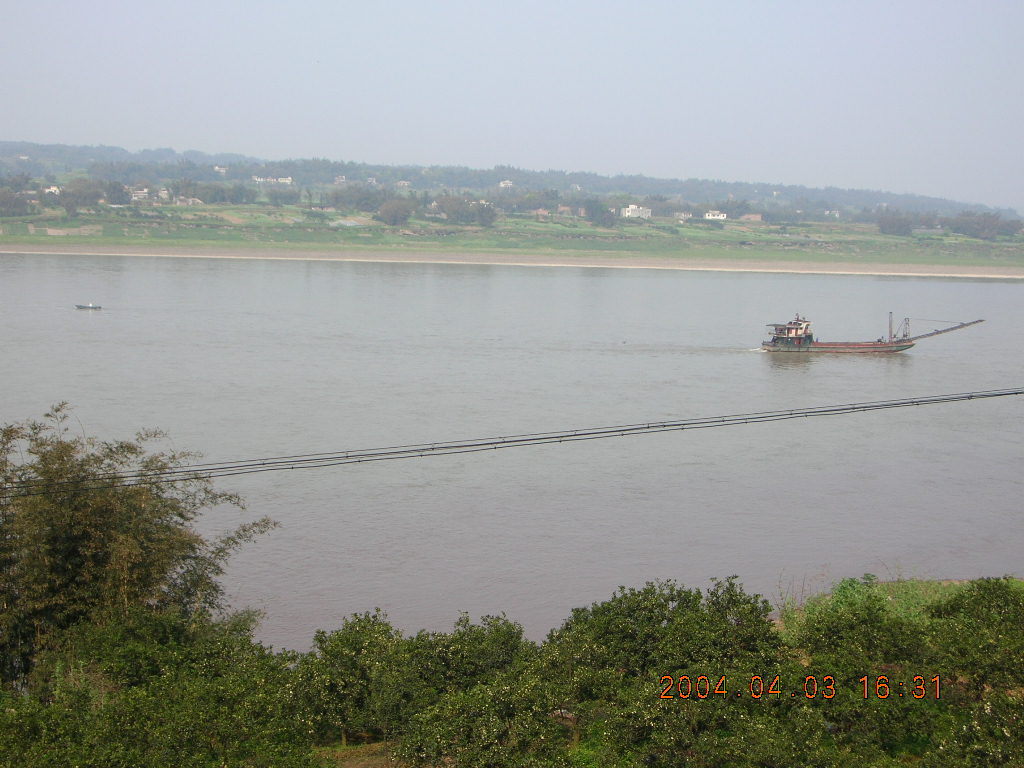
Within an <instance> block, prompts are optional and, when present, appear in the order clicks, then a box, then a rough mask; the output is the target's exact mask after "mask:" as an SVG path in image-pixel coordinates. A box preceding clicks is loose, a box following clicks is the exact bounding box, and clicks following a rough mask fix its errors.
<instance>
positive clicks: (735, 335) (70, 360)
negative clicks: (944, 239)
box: [0, 256, 1024, 648]
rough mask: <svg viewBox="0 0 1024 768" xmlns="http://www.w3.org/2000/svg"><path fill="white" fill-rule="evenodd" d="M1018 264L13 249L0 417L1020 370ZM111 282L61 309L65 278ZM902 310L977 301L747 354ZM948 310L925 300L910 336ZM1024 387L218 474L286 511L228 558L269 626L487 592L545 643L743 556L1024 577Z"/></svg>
mask: <svg viewBox="0 0 1024 768" xmlns="http://www.w3.org/2000/svg"><path fill="white" fill-rule="evenodd" d="M1022 291H1024V285H1022V284H1021V283H1020V282H1012V281H990V280H977V281H971V280H955V279H941V278H927V279H924V278H897V277H866V276H856V277H855V276H819V275H764V274H736V273H713V272H675V271H667V270H613V269H582V268H581V269H575V268H528V267H498V266H455V265H430V264H394V263H356V262H306V261H262V260H261V261H256V260H239V261H232V260H222V259H174V258H155V257H154V258H145V257H126V258H121V257H84V256H82V257H69V256H4V257H2V258H0V318H2V321H3V323H2V327H3V329H4V342H3V348H4V352H5V355H4V358H5V365H4V366H3V368H2V369H0V395H2V397H0V422H2V423H10V422H13V421H20V420H23V419H26V418H31V417H39V416H41V415H42V414H43V413H44V412H45V411H46V410H47V409H48V408H49V407H50V406H51V405H52V404H54V403H56V402H59V401H62V400H67V401H69V402H71V403H72V404H73V405H74V406H75V411H74V418H73V419H72V427H73V429H74V430H75V431H78V430H81V431H83V432H84V433H86V434H89V435H93V436H96V437H99V438H103V439H115V438H122V437H128V436H130V435H131V434H133V433H134V432H135V431H137V430H138V429H140V428H143V427H161V428H164V429H166V430H167V431H168V432H169V433H170V435H171V438H172V443H173V446H174V447H176V448H179V449H184V448H189V449H195V450H198V451H201V452H202V453H203V454H204V456H205V457H206V458H207V459H208V460H211V461H216V460H229V459H241V458H255V457H262V456H277V455H291V454H301V453H312V452H321V451H333V450H345V449H361V448H371V447H379V446H390V445H399V444H410V443H421V442H432V441H444V440H452V439H458V438H471V437H491V436H498V435H508V434H517V433H525V432H543V431H554V430H560V429H572V428H584V427H595V426H602V425H613V424H627V423H637V422H647V421H658V420H665V419H677V418H687V417H698V416H715V415H724V414H733V413H743V412H754V411H766V410H774V409H781V408H797V407H808V406H815V405H826V404H837V403H848V402H858V401H867V400H882V399H893V398H902V397H910V396H917V395H933V394H944V393H952V392H962V391H971V390H984V389H997V388H1004V387H1011V386H1019V385H1020V384H1021V382H1022V376H1021V374H1022V371H1024V365H1022V363H1024V345H1022V344H1021V343H1020V339H1021V338H1022V334H1024V302H1022V301H1021V298H1022ZM90 301H91V302H94V303H97V304H102V305H103V307H104V309H103V310H102V311H101V312H78V311H75V310H74V305H75V304H76V303H87V302H90ZM890 309H891V310H893V311H895V312H896V314H897V317H902V316H903V315H910V316H911V317H914V318H931V319H937V320H949V321H961V320H973V319H975V318H979V317H983V318H985V319H986V320H987V322H986V323H984V324H981V325H979V326H975V327H972V328H969V329H966V330H963V331H959V332H956V333H952V334H948V335H944V336H940V337H937V338H934V339H925V340H923V341H921V342H919V344H918V345H917V346H916V347H915V348H914V349H912V350H910V351H909V352H906V353H902V354H898V355H888V356H885V355H878V356H876V355H870V356H842V355H838V356H835V355H823V356H815V357H812V358H807V357H802V356H801V357H796V358H794V357H791V356H779V355H769V354H765V353H762V352H760V351H758V350H757V347H758V346H759V343H760V341H761V338H762V334H763V332H764V324H765V323H767V322H776V321H777V322H782V321H785V320H788V319H790V318H791V317H792V315H793V313H794V312H795V311H799V312H800V313H801V314H804V315H806V316H808V317H810V318H811V319H812V320H813V321H814V322H815V328H816V330H817V332H818V334H819V336H820V337H821V338H823V339H831V340H860V339H872V338H876V337H878V336H880V335H882V334H883V333H884V332H885V329H886V319H887V318H886V313H887V312H888V311H889V310H890ZM939 325H942V323H937V322H916V323H915V327H914V331H915V332H917V333H920V332H924V331H927V330H930V329H931V328H934V327H937V326H939ZM1022 409H1024V400H1022V399H1021V398H1001V399H997V400H991V401H981V402H968V403H958V404H950V405H936V406H927V407H921V408H907V409H898V410H893V411H882V412H872V413H866V414H858V415H852V416H842V417H827V418H816V419H801V420H794V421H786V422H776V423H771V424H760V425H749V426H738V427H727V428H722V429H713V430H696V431H687V432H672V433H664V434H658V435H650V436H643V437H630V438H621V439H612V440H602V441H593V442H584V443H574V444H564V445H551V446H543V447H535V448H522V449H513V450H505V451H494V452H486V453H478V454H470V455H461V456H447V457H432V458H423V459H417V460H409V461H395V462H380V463H373V464H363V465H353V466H347V467H338V468H333V469H318V470H311V471H294V472H281V473H266V474H259V475H252V476H248V477H237V478H226V479H224V480H220V481H218V487H219V488H221V489H223V490H233V491H237V492H238V493H240V494H241V495H242V496H243V497H244V498H245V499H246V500H247V503H248V509H247V510H245V511H244V512H242V511H238V510H234V509H219V510H215V511H213V512H211V513H209V514H207V515H206V516H205V517H204V520H203V523H202V526H203V529H204V531H207V532H216V531H220V530H224V529H227V528H231V527H233V526H235V525H237V524H238V523H239V522H241V521H243V520H248V519H252V518H255V517H258V516H261V515H269V516H271V517H273V518H274V519H276V520H278V521H279V522H280V523H281V527H280V528H279V529H277V530H275V531H273V532H272V533H270V534H269V535H267V536H265V537H263V538H262V539H261V540H259V541H258V542H257V543H255V544H252V545H249V546H248V547H247V548H246V549H245V550H244V551H243V552H242V553H240V554H239V555H238V556H236V558H235V559H234V560H233V563H232V566H231V568H230V571H229V573H228V576H227V585H228V588H229V593H230V594H231V597H232V600H233V603H234V605H235V606H236V607H245V606H252V607H258V608H261V609H263V610H264V611H265V612H266V618H265V620H264V623H263V626H262V628H261V630H260V637H261V638H262V639H264V640H266V641H267V642H271V643H273V644H275V645H286V646H289V647H296V648H305V647H307V646H308V644H309V642H310V639H311V636H312V633H313V631H314V630H315V629H317V628H324V629H331V628H334V627H337V626H338V625H339V624H340V622H341V620H342V618H343V617H344V616H345V615H347V614H350V613H353V612H359V611H365V610H371V609H373V608H374V607H375V606H380V607H381V608H383V609H384V610H386V611H387V613H388V614H389V615H390V617H391V619H392V621H393V622H394V623H395V624H396V625H398V626H400V627H402V628H403V629H404V630H407V631H415V630H417V629H420V628H427V629H443V628H446V627H450V625H451V623H452V622H453V621H454V620H455V619H456V618H457V616H458V613H459V611H467V612H469V613H470V614H471V616H473V617H474V618H476V617H478V616H480V615H482V614H488V613H500V612H505V613H506V614H508V615H509V617H511V618H513V619H515V620H517V621H519V622H521V623H523V624H524V626H525V627H526V629H527V631H528V632H529V634H530V635H531V636H533V637H535V638H540V637H542V636H543V635H544V633H545V632H547V630H548V629H550V628H552V627H554V626H557V625H558V624H560V623H561V621H562V620H563V619H564V618H565V617H566V616H567V615H568V613H569V611H570V610H571V609H572V607H574V606H576V605H583V604H587V603H590V602H592V601H594V600H601V599H605V598H607V597H608V596H610V595H611V593H612V592H613V591H614V589H615V588H616V587H617V586H618V585H620V584H624V585H641V584H643V582H644V581H647V580H652V579H657V578H674V579H677V580H679V581H681V582H683V583H685V584H687V585H690V586H701V587H704V586H706V585H707V584H708V579H709V578H711V577H726V576H728V575H730V574H734V573H735V574H738V575H739V577H740V579H741V581H742V582H743V583H744V585H745V586H746V587H747V588H748V589H749V590H752V591H759V592H761V593H763V594H765V596H766V597H769V598H774V597H776V596H777V595H778V594H779V593H780V591H782V592H788V593H790V594H793V595H794V596H796V597H801V596H805V595H806V594H809V593H810V592H811V591H814V590H820V589H824V588H827V587H828V586H829V585H830V584H831V582H832V581H834V580H837V579H840V578H844V577H847V576H860V575H861V574H863V573H865V572H872V573H875V574H877V575H878V576H879V577H881V578H896V577H900V576H902V577H916V576H920V577H942V578H971V577H977V576H986V575H994V576H998V575H1003V574H1005V573H1015V574H1017V575H1020V574H1021V565H1020V555H1019V553H1020V552H1021V550H1022V547H1024V532H1022V531H1024V528H1022V526H1021V516H1022V514H1024V513H1022V512H1021V501H1020V500H1021V498H1022V497H1024V487H1022V486H1024V483H1022V480H1021V477H1020V468H1021V462H1022V459H1024V430H1022V429H1021V427H1022V413H1024V411H1022Z"/></svg>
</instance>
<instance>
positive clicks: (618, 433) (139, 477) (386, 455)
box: [0, 388, 1024, 502]
mask: <svg viewBox="0 0 1024 768" xmlns="http://www.w3.org/2000/svg"><path fill="white" fill-rule="evenodd" d="M1021 394H1024V388H1013V389H994V390H984V391H979V392H959V393H954V394H948V395H933V396H927V397H915V398H904V399H900V400H876V401H869V402H863V403H848V404H844V405H826V406H816V407H811V408H793V409H788V410H778V411H761V412H755V413H740V414H731V415H727V416H712V417H703V418H690V419H678V420H669V421H654V422H646V423H639V424H623V425H618V426H605V427H590V428H585V429H573V430H565V431H558V432H536V433H526V434H516V435H507V436H503V437H488V438H473V439H466V440H449V441H441V442H434V443H418V444H411V445H395V446H388V447H382V448H367V449H358V450H348V451H333V452H326V453H308V454H295V455H290V456H270V457H265V458H257V459H240V460H234V461H217V462H203V463H194V464H181V465H178V466H174V467H167V468H164V469H160V470H143V469H134V470H129V471H124V472H111V473H105V474H97V475H91V476H90V477H89V478H88V479H87V480H86V481H84V484H83V481H82V480H66V481H41V480H36V479H31V480H23V481H14V482H9V483H7V484H6V485H5V486H4V487H3V488H2V489H0V502H2V501H6V500H10V499H12V498H15V497H18V496H36V495H41V494H46V493H56V492H60V491H61V490H62V489H63V488H69V489H73V490H75V491H76V492H77V491H81V490H90V491H93V490H104V489H109V488H120V487H131V486H147V485H157V484H161V483H176V482H183V481H190V480H198V479H212V478H217V477H231V476H235V475H247V474H254V473H259V472H278V471H283V470H295V469H316V468H323V467H336V466H342V465H345V464H360V463H366V462H372V461H395V460H398V459H411V458H422V457H425V456H446V455H454V454H464V453H478V452H481V451H490V450H499V449H504V448H516V447H525V446H532V445H547V444H552V443H568V442H578V441H583V440H601V439H606V438H610V437H630V436H634V435H644V434H654V433H659V432H673V431H682V430H687V429H710V428H714V427H725V426H735V425H740V424H756V423H761V422H769V421H784V420H788V419H797V418H811V417H816V416H839V415H845V414H850V413H863V412H867V411H876V410H883V409H889V408H905V407H909V406H918V405H935V404H939V403H952V402H959V401H965V400H983V399H989V398H995V397H1007V396H1010V395H1021Z"/></svg>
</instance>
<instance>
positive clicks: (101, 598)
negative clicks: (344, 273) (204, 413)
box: [0, 405, 272, 681]
mask: <svg viewBox="0 0 1024 768" xmlns="http://www.w3.org/2000/svg"><path fill="white" fill-rule="evenodd" d="M67 415H68V412H67V408H66V406H64V405H59V406H57V407H56V408H54V410H53V411H51V412H50V413H49V414H47V415H46V419H47V421H45V422H35V421H31V422H26V423H23V424H13V425H8V426H5V427H3V428H2V429H0V489H2V492H0V574H2V576H3V578H2V579H0V658H2V659H3V666H2V668H0V678H2V680H4V681H19V680H24V679H25V676H26V675H27V673H28V672H29V671H30V669H31V666H32V663H33V659H34V657H35V655H36V653H37V652H38V651H39V650H40V649H43V648H45V647H47V646H48V645H49V644H50V643H51V641H53V640H54V639H55V638H56V636H57V635H58V634H59V633H60V632H62V631H64V630H67V629H68V628H70V627H72V626H74V625H76V624H78V623H80V622H96V623H104V622H106V621H108V620H112V619H115V618H116V617H118V616H124V615H126V614H127V613H129V612H130V611H132V610H133V609H134V608H137V607H139V606H144V607H148V608H153V609H157V608H164V607H173V608H175V609H177V610H180V611H181V612H182V613H183V614H184V615H186V616H196V617H205V616H208V615H210V614H211V613H212V612H213V611H214V610H216V609H217V608H218V607H219V606H220V599H221V596H222V590H221V587H220V584H219V582H218V581H217V578H218V577H219V576H220V575H221V573H222V572H223V565H224V562H225V560H226V559H227V557H228V556H229V555H230V553H231V552H232V551H233V550H234V549H235V548H236V547H237V546H238V545H240V544H241V543H242V542H244V541H246V540H248V539H250V538H251V537H253V536H255V535H256V534H258V533H260V532H261V531H264V530H267V529H268V528H269V527H270V526H271V525H272V523H271V522H270V521H269V520H267V519H262V520H259V521H256V522H254V523H250V524H246V525H243V526H241V527H240V528H238V529H237V530H236V531H235V532H233V533H232V534H229V535H228V536H225V537H224V538H223V539H221V540H219V541H214V542H208V541H206V540H205V539H204V538H203V537H202V536H200V535H199V534H198V533H196V532H195V530H194V529H193V528H192V525H191V524H192V522H193V521H194V520H195V519H196V517H197V516H198V514H199V513H200V511H201V510H202V509H204V508H206V507H209V506H212V505H214V504H221V503H234V504H239V505H240V501H239V500H238V499H237V498H236V497H234V496H231V495H229V494H224V493H219V492H216V491H214V490H213V489H212V487H211V485H210V483H209V481H208V480H205V479H203V478H202V477H201V476H199V475H197V474H192V473H188V472H185V473H184V474H182V475H181V476H180V477H181V479H180V480H175V481H174V482H163V480H164V479H165V478H166V473H167V472H169V471H172V470H180V469H181V468H182V467H183V465H184V464H185V463H186V462H187V461H188V460H190V459H191V458H192V456H191V455H189V454H186V453H149V452H147V448H146V443H147V441H149V440H152V439H155V438H157V437H159V436H160V434H159V433H157V432H148V433H140V435H139V436H138V437H136V439H135V440H132V441H120V442H100V441H96V440H92V439H87V438H82V437H74V436H71V435H70V434H69V433H68V431H67V428H66V426H65V423H66V419H67ZM122 475H130V476H132V477H133V478H134V481H133V482H132V483H129V484H125V483H118V482H116V481H115V480H114V479H113V478H114V477H116V476H122Z"/></svg>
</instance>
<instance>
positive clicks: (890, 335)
mask: <svg viewBox="0 0 1024 768" xmlns="http://www.w3.org/2000/svg"><path fill="white" fill-rule="evenodd" d="M889 343H890V344H892V312H890V313H889Z"/></svg>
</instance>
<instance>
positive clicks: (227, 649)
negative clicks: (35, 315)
mask: <svg viewBox="0 0 1024 768" xmlns="http://www.w3.org/2000/svg"><path fill="white" fill-rule="evenodd" d="M67 418H68V411H67V409H66V407H64V406H58V407H57V408H55V409H54V411H53V412H52V413H50V414H47V415H46V417H45V420H44V421H41V422H36V421H30V422H26V423H18V424H11V425H7V426H4V427H2V428H0V574H2V579H0V765H4V766H15V765H16V766H26V767H27V768H33V767H34V766H39V767H42V766H47V767H49V766H53V765H78V766H95V767H97V768H99V767H100V766H103V767H104V768H108V767H110V766H114V767H116V766H126V767H127V766H133V767H135V768H145V767H147V766H153V767H154V768H156V767H158V766H159V767H161V768H162V767H163V766H167V765H187V766H196V767H200V766H202V767H206V766H209V768H214V767H215V766H222V765H250V766H271V765H273V766H283V767H284V768H289V767H294V768H299V767H306V766H318V765H322V764H323V761H322V753H321V752H318V751H317V748H318V747H319V746H322V745H336V744H339V743H349V744H350V743H355V742H366V741H374V740H380V739H387V740H389V741H390V742H391V744H392V746H393V749H394V752H395V755H396V757H397V759H398V760H399V764H400V765H407V766H424V767H426V766H438V765H450V766H456V767H469V766H473V767H477V766H502V767H503V768H506V767H507V768H515V767H516V766H524V767H525V766H531V767H534V768H542V767H544V766H567V767H568V766H595V765H602V766H623V768H625V767H627V766H636V767H637V768H641V767H649V766H654V767H655V768H657V767H659V766H664V767H666V768H668V767H669V766H676V765H680V764H686V765H694V766H723V767H724V766H768V765H780V766H781V765H787V766H788V765H804V766H843V765H850V764H863V765H876V766H893V767H894V768H895V766H897V765H905V764H907V763H908V762H911V763H913V764H915V765H920V766H923V767H928V766H947V765H954V764H955V765H962V766H967V767H968V768H970V767H972V766H979V767H980V766H997V765H1014V764H1017V762H1019V759H1020V756H1021V755H1022V754H1024V694H1022V691H1024V664H1022V663H1021V660H1022V659H1024V591H1022V590H1021V588H1020V586H1019V585H1018V584H1016V583H1014V582H1011V581H1009V580H1007V579H983V580H980V581H976V582H973V583H971V584H969V585H967V586H965V587H964V588H962V589H961V590H960V591H959V592H956V593H954V594H953V595H952V596H951V597H947V598H943V599H938V600H935V601H933V602H932V603H931V604H929V605H927V606H926V607H925V609H924V610H923V611H921V612H920V613H917V614H910V613H907V612H901V611H900V610H898V609H897V607H896V606H895V605H894V604H893V603H892V602H891V601H889V600H887V599H886V598H885V597H884V596H883V595H882V594H881V593H880V592H879V591H878V585H877V584H876V583H875V582H874V580H873V578H871V577H867V576H866V577H865V578H864V579H860V580H857V579H849V580H846V581H843V582H842V583H840V584H839V585H837V587H836V588H835V589H834V590H833V592H832V594H831V596H829V597H828V598H827V599H822V600H818V601H814V602H811V603H808V604H807V605H806V606H805V607H804V608H803V609H801V610H792V609H791V610H789V611H787V612H786V615H785V622H784V629H783V631H779V629H778V628H777V627H776V626H775V625H774V624H773V621H772V619H771V617H770V607H769V605H768V603H767V602H766V601H765V600H763V599H762V598H761V597H759V596H757V595H752V594H748V593H747V592H745V591H744V589H743V588H742V586H741V585H740V584H739V583H738V582H737V581H736V580H735V578H729V579H725V580H723V581H716V582H715V583H714V585H713V586H712V587H711V588H710V589H707V590H703V591H702V590H699V589H688V588H685V587H683V586H681V585H678V584H676V583H674V582H671V581H662V582H651V583H648V584H646V585H644V586H643V587H639V588H620V589H619V590H618V591H616V592H615V594H613V595H612V596H611V597H610V598H609V599H608V600H605V601H601V602H596V603H594V604H592V605H590V606H587V607H581V608H577V609H575V610H574V611H572V613H571V614H570V615H569V617H568V618H567V619H566V620H565V622H563V624H562V625H561V626H560V627H559V628H557V629H556V630H553V631H552V632H551V633H550V634H549V635H548V636H547V638H546V639H545V640H544V641H543V642H540V643H537V642H533V641H531V640H529V639H528V638H526V637H525V636H524V633H523V630H522V627H521V626H520V625H518V624H517V623H515V622H514V621H512V620H510V619H508V618H506V617H505V616H503V615H499V616H488V617H484V618H482V619H481V620H480V621H478V622H473V621H471V620H470V619H469V618H468V617H467V616H461V617H459V618H458V620H457V621H456V622H455V624H454V626H453V628H452V630H451V631H450V632H426V631H421V632H417V633H415V634H405V633H403V632H401V631H399V630H398V629H397V628H395V627H394V626H393V625H392V624H391V623H390V622H389V621H388V619H387V617H386V615H384V614H383V613H382V612H380V611H379V610H376V611H372V612H366V613H361V614H356V615H353V616H350V617H348V618H347V619H345V620H344V621H343V622H342V624H341V626H340V627H338V628H336V629H333V630H328V631H321V632H317V633H316V635H315V637H314V640H313V647H312V649H311V650H310V651H309V652H307V653H296V652H291V651H273V650H272V649H269V648H267V647H265V646H263V645H261V644H260V643H259V642H257V641H255V640H254V638H253V629H254V626H255V619H256V617H255V616H254V614H252V613H250V612H246V611H240V612H237V611H236V612H230V611H227V610H226V609H225V607H224V604H223V596H224V593H223V588H222V586H221V584H220V581H219V578H220V576H221V575H222V573H223V568H224V563H225V560H226V558H227V557H228V556H229V554H230V553H231V552H232V551H234V550H235V549H236V548H237V547H238V546H240V545H241V544H243V543H244V542H246V541H248V540H249V539H251V538H252V537H253V536H256V535H258V534H259V533H261V532H263V531H265V530H267V529H268V528H269V527H271V526H272V523H271V522H270V521H269V520H265V519H264V520H257V521H253V522H251V523H249V524H246V525H243V526H241V527H240V528H239V529H237V530H236V531H234V532H232V533H230V534H228V535H226V536H224V537H222V538H220V539H217V540H212V541H211V540H208V539H206V538H204V537H203V536H201V535H199V534H198V533H197V532H196V530H195V527H194V523H195V521H196V519H197V517H198V516H199V515H200V514H201V513H202V511H203V510H204V509H206V508H209V507H210V506H212V505H216V504H225V503H234V504H239V503H240V500H239V499H237V498H235V497H232V496H230V495H228V494H224V493H221V492H218V491H216V490H215V489H214V488H213V487H212V486H211V484H210V482H209V480H207V479H204V478H203V477H202V476H201V475H198V474H188V473H185V474H183V475H181V476H180V477H181V479H179V480H177V481H175V482H158V481H165V480H167V473H168V472H169V471H172V470H180V469H183V468H184V465H185V464H187V462H188V461H189V460H190V457H189V456H188V455H187V454H181V453H161V452H152V451H151V450H150V449H149V447H148V441H149V440H151V439H153V438H155V437H158V435H157V434H155V433H152V432H151V433H145V434H142V435H140V437H139V438H137V439H135V440H129V441H117V442H100V441H95V440H90V439H86V438H84V437H78V436H74V435H72V434H71V433H70V431H68V430H67V429H66V420H67ZM126 474H130V475H131V477H133V478H134V479H135V481H136V482H135V483H134V484H127V485H126V484H120V485H119V484H118V483H116V482H114V481H113V478H115V477H119V476H124V475H126Z"/></svg>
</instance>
